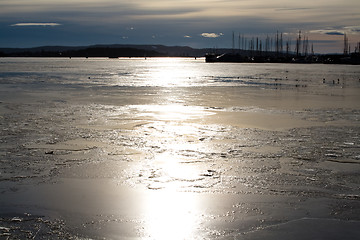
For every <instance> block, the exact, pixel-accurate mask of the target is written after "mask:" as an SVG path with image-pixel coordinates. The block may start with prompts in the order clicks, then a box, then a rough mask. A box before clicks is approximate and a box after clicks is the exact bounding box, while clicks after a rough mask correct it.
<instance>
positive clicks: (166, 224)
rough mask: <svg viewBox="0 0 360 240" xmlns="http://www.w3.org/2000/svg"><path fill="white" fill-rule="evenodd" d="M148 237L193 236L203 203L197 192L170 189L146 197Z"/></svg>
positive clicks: (158, 239) (172, 237) (146, 228)
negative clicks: (196, 195) (201, 203)
mask: <svg viewBox="0 0 360 240" xmlns="http://www.w3.org/2000/svg"><path fill="white" fill-rule="evenodd" d="M144 205H145V218H144V219H145V227H144V230H145V234H144V235H145V239H157V240H165V239H166V240H168V239H193V238H194V236H196V231H197V229H198V224H199V222H198V221H199V217H198V211H199V204H198V202H197V200H196V199H195V196H194V193H190V192H178V191H177V190H176V189H175V188H167V189H162V190H157V191H153V192H151V194H150V195H149V197H148V198H146V199H145V200H144Z"/></svg>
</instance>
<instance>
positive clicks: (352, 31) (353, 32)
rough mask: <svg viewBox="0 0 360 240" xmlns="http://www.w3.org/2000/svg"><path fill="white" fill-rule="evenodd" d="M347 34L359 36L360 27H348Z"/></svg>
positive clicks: (346, 28)
mask: <svg viewBox="0 0 360 240" xmlns="http://www.w3.org/2000/svg"><path fill="white" fill-rule="evenodd" d="M344 29H345V31H346V32H349V33H352V34H357V33H360V26H348V27H344Z"/></svg>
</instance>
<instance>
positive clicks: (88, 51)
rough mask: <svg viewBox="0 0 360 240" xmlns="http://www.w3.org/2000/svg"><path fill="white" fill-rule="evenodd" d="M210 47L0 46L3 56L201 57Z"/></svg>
mask: <svg viewBox="0 0 360 240" xmlns="http://www.w3.org/2000/svg"><path fill="white" fill-rule="evenodd" d="M207 52H211V50H210V49H195V48H191V47H186V46H164V45H123V44H113V45H100V44H99V45H92V46H78V47H72V46H43V47H34V48H0V56H3V57H203V56H205V54H206V53H207Z"/></svg>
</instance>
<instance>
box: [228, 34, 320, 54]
mask: <svg viewBox="0 0 360 240" xmlns="http://www.w3.org/2000/svg"><path fill="white" fill-rule="evenodd" d="M235 48H236V46H235V33H234V32H233V38H232V49H233V51H235ZM238 49H239V50H244V51H250V52H252V53H254V52H256V53H258V54H260V55H261V54H262V53H269V52H274V53H276V54H277V55H280V54H286V55H288V54H293V53H296V55H297V56H308V55H309V51H311V55H314V45H313V44H311V47H310V45H309V38H308V37H307V36H305V35H303V36H302V35H301V31H299V35H298V37H297V39H296V43H295V48H294V51H293V50H292V40H291V38H287V39H284V34H283V33H279V32H278V31H277V32H276V34H275V36H274V37H273V36H269V35H267V36H266V38H265V40H264V39H261V38H259V37H251V38H248V37H246V36H245V35H244V34H241V33H239V34H238Z"/></svg>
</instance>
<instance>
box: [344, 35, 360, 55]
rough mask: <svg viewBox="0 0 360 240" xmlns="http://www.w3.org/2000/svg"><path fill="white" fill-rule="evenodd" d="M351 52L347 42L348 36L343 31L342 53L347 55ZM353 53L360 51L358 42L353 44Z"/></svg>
mask: <svg viewBox="0 0 360 240" xmlns="http://www.w3.org/2000/svg"><path fill="white" fill-rule="evenodd" d="M350 53H351V46H350V43H349V38H348V37H347V35H346V33H344V55H349V54H350ZM354 53H358V54H359V53H360V42H358V43H357V44H356V46H355V49H354Z"/></svg>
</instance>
